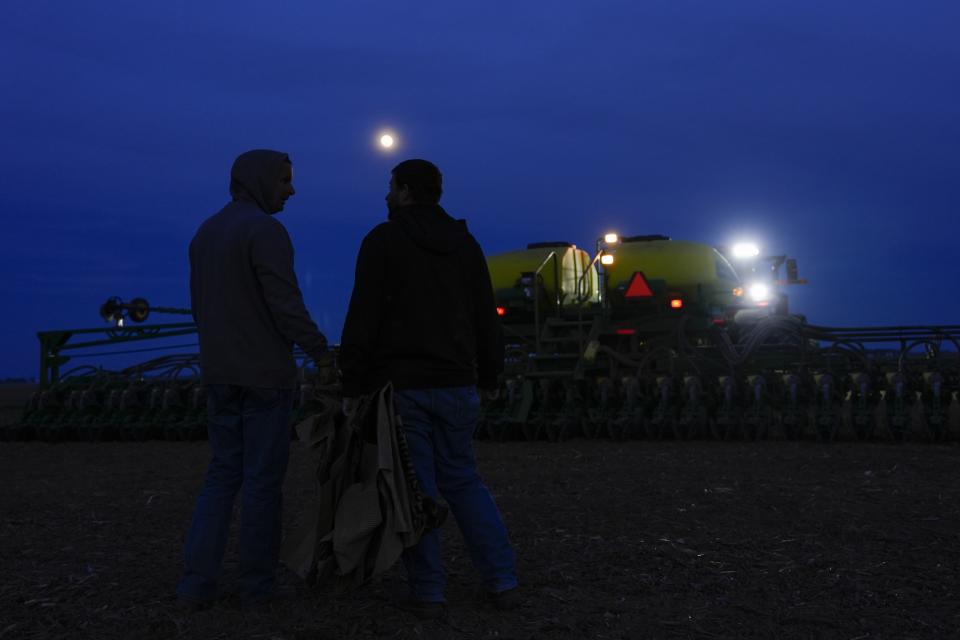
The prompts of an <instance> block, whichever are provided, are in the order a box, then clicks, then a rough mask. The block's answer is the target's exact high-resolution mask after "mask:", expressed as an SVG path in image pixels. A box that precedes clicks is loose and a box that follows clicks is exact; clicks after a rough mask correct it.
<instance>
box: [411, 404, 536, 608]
mask: <svg viewBox="0 0 960 640" xmlns="http://www.w3.org/2000/svg"><path fill="white" fill-rule="evenodd" d="M394 404H395V406H396V410H397V414H398V415H399V416H400V418H401V420H402V421H403V428H404V433H405V434H406V437H407V444H408V446H409V448H410V455H411V457H412V458H413V464H414V467H416V470H417V478H418V480H419V481H420V486H421V488H422V489H423V492H424V493H425V494H426V495H428V496H430V497H432V498H434V499H436V498H437V497H438V494H439V495H440V496H443V498H444V500H446V502H447V504H448V505H449V506H450V511H451V513H453V516H454V517H455V518H456V520H457V525H458V526H459V527H460V531H461V533H462V534H463V537H464V540H465V542H466V544H467V549H468V550H469V552H470V558H471V560H472V561H473V564H474V566H475V567H476V568H477V570H478V571H479V572H480V576H481V579H482V580H483V586H484V588H485V589H486V590H487V591H488V592H490V593H496V592H499V591H504V590H506V589H511V588H513V587H515V586H517V572H516V564H515V560H514V555H513V548H512V547H511V546H510V540H509V539H508V537H507V529H506V526H504V524H503V518H501V517H500V512H499V511H498V510H497V505H496V503H494V501H493V496H491V495H490V490H489V489H487V487H485V486H484V485H483V483H482V482H481V481H480V476H479V475H478V474H477V465H476V459H475V458H474V454H473V432H474V430H475V428H476V423H477V417H478V415H479V413H480V397H479V395H478V394H477V389H476V388H475V387H453V388H449V389H416V390H409V391H397V392H396V393H395V394H394ZM403 563H404V566H405V568H406V571H407V579H408V582H409V585H410V591H411V596H412V597H413V598H415V599H417V600H421V601H425V602H443V601H444V588H445V587H446V584H447V574H446V572H445V571H444V569H443V563H442V562H441V559H440V535H439V531H437V530H436V529H433V530H430V531H427V532H426V533H425V534H424V535H423V536H422V537H421V538H420V542H419V543H417V545H416V546H414V547H411V548H409V549H407V550H406V551H404V554H403Z"/></svg>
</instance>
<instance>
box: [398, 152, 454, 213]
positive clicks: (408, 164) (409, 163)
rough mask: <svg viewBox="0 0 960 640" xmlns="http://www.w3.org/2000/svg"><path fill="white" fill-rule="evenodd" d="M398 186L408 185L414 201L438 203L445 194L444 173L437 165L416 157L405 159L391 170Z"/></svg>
mask: <svg viewBox="0 0 960 640" xmlns="http://www.w3.org/2000/svg"><path fill="white" fill-rule="evenodd" d="M391 173H392V174H393V180H394V182H396V184H397V186H398V187H403V186H404V185H406V187H407V188H408V189H410V196H411V197H412V198H413V200H414V202H421V203H429V204H436V203H438V202H440V196H442V195H443V174H442V173H440V169H438V168H437V165H435V164H433V163H432V162H429V161H427V160H420V159H419V158H415V159H413V160H404V161H403V162H401V163H400V164H398V165H397V166H395V167H394V168H393V171H391Z"/></svg>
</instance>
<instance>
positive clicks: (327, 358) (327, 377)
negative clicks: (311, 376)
mask: <svg viewBox="0 0 960 640" xmlns="http://www.w3.org/2000/svg"><path fill="white" fill-rule="evenodd" d="M313 363H314V364H315V365H316V366H317V382H319V383H320V384H333V383H335V382H336V381H337V367H336V363H335V362H334V359H333V352H332V351H324V352H323V354H322V355H320V356H317V357H316V358H314V359H313Z"/></svg>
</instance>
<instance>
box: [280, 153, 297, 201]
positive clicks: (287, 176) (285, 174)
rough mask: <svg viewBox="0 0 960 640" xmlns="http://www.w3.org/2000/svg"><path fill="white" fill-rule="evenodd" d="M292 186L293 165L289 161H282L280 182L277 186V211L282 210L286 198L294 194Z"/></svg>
mask: <svg viewBox="0 0 960 640" xmlns="http://www.w3.org/2000/svg"><path fill="white" fill-rule="evenodd" d="M295 193H296V191H295V190H294V188H293V166H291V165H290V164H289V163H286V162H285V163H283V168H282V169H280V184H279V185H278V186H277V211H283V205H284V204H286V202H287V199H288V198H289V197H290V196H292V195H293V194H295Z"/></svg>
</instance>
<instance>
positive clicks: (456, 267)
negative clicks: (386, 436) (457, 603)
mask: <svg viewBox="0 0 960 640" xmlns="http://www.w3.org/2000/svg"><path fill="white" fill-rule="evenodd" d="M442 192H443V185H442V175H441V173H440V171H439V169H437V167H436V166H434V165H433V164H432V163H430V162H427V161H426V160H407V161H405V162H401V163H400V164H398V165H397V166H396V167H394V169H393V172H392V175H391V178H390V192H389V193H388V194H387V197H386V200H387V208H388V211H389V214H388V220H387V222H384V223H382V224H380V225H378V226H377V227H376V228H374V229H373V230H372V231H371V232H370V233H369V234H367V236H366V238H364V240H363V244H362V246H361V247H360V253H359V255H358V257H357V268H356V275H355V280H354V287H353V295H352V297H351V299H350V308H349V310H348V312H347V319H346V322H345V324H344V328H343V337H342V340H341V346H340V369H341V374H342V376H343V378H342V382H343V394H344V398H345V401H344V406H345V408H346V409H347V410H348V411H349V408H350V407H351V406H352V404H353V402H352V401H351V399H352V398H356V397H358V396H360V395H363V394H365V393H369V392H371V391H374V390H376V389H378V388H380V387H381V386H383V385H384V384H386V383H387V382H392V383H393V388H394V390H395V395H394V402H395V405H396V410H397V413H398V415H399V416H400V418H401V420H402V422H403V427H404V432H405V435H406V439H407V442H408V445H409V449H410V454H411V457H412V459H413V463H414V466H415V467H416V472H417V477H418V480H419V482H420V485H421V487H422V489H423V491H424V493H425V494H427V495H428V496H430V497H431V498H437V496H438V494H440V495H442V496H443V497H444V499H445V500H446V501H447V503H448V504H449V506H450V510H451V511H452V513H453V515H454V517H455V518H456V520H457V524H458V525H459V527H460V531H461V532H462V533H463V536H464V539H465V541H466V543H467V547H468V549H469V551H470V556H471V559H472V560H473V563H474V565H475V566H476V567H477V569H478V570H479V572H480V574H481V578H482V580H483V587H484V590H485V593H486V594H487V596H488V597H489V599H490V600H491V601H492V602H493V603H494V604H495V605H496V606H497V607H498V608H509V607H510V606H513V605H514V604H516V594H517V591H516V587H517V575H516V568H515V560H514V554H513V549H512V547H511V545H510V541H509V539H508V537H507V531H506V527H505V526H504V523H503V519H502V518H501V516H500V513H499V511H498V510H497V506H496V504H495V503H494V500H493V497H492V496H491V495H490V491H489V490H488V489H487V488H486V487H485V486H484V485H483V484H482V482H481V480H480V477H479V475H478V474H477V469H476V461H475V458H474V453H473V433H474V431H475V428H476V421H477V417H478V414H479V412H480V396H479V395H478V391H477V388H478V387H479V388H480V389H481V390H484V391H485V393H489V394H495V393H496V390H497V385H498V382H497V376H498V375H499V374H500V372H501V371H502V370H503V356H504V347H503V338H502V335H501V333H500V325H499V319H498V318H497V315H496V306H495V304H494V299H493V288H492V286H491V284H490V274H489V272H488V271H487V264H486V260H485V259H484V256H483V251H482V250H481V249H480V245H479V244H478V243H477V241H476V240H475V239H474V238H473V236H472V235H471V234H470V232H469V231H468V230H467V225H466V222H465V221H463V220H455V219H454V218H452V217H450V216H449V215H447V213H446V211H444V210H443V208H442V207H441V206H440V205H439V204H438V203H439V202H440V196H441V194H442ZM403 560H404V565H405V567H406V572H407V580H408V585H409V594H408V595H407V597H406V598H404V599H403V600H402V601H401V602H400V603H399V604H400V605H401V606H402V607H403V608H404V609H406V610H408V611H410V612H412V613H414V614H415V615H417V616H419V617H421V618H433V617H438V616H440V615H442V613H443V609H444V604H443V603H444V602H445V598H444V588H445V586H446V573H445V571H444V569H443V564H442V562H441V558H440V538H439V533H438V531H436V530H429V531H427V532H426V533H425V534H424V535H423V537H422V538H421V539H420V542H419V543H418V544H417V545H416V546H415V547H412V548H410V549H407V550H406V551H405V552H404V557H403Z"/></svg>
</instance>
